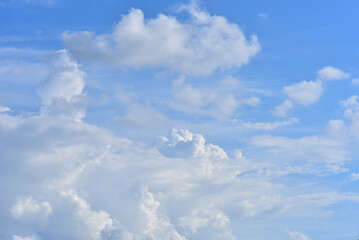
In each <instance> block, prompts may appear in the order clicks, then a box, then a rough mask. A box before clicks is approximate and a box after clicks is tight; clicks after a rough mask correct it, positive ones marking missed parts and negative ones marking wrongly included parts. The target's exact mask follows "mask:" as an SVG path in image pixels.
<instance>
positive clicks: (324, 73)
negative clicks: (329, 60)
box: [318, 66, 350, 81]
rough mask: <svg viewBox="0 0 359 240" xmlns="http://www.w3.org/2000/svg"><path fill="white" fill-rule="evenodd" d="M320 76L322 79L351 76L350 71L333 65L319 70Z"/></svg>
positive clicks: (328, 79)
mask: <svg viewBox="0 0 359 240" xmlns="http://www.w3.org/2000/svg"><path fill="white" fill-rule="evenodd" d="M318 77H319V79H321V80H327V81H330V80H340V79H345V78H348V77H350V74H349V73H345V72H343V71H342V70H340V69H338V68H334V67H331V66H327V67H323V68H322V69H320V70H319V71H318Z"/></svg>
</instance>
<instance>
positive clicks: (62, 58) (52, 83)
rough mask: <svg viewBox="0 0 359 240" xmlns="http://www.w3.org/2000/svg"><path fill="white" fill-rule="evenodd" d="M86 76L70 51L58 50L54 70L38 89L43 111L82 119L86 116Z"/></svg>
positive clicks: (73, 118) (48, 113) (76, 119)
mask: <svg viewBox="0 0 359 240" xmlns="http://www.w3.org/2000/svg"><path fill="white" fill-rule="evenodd" d="M85 76H86V74H85V72H83V71H81V70H80V69H79V65H78V64H77V62H76V61H75V60H73V59H72V58H71V56H70V54H69V53H68V51H66V50H61V51H57V52H56V56H55V58H54V62H53V66H52V71H51V72H50V74H49V75H48V77H47V78H46V80H45V81H44V82H43V83H42V84H41V86H40V87H39V89H38V94H39V96H40V98H41V100H42V103H43V105H44V107H43V109H42V112H43V113H44V114H47V115H55V116H60V117H63V118H68V119H72V120H74V121H81V119H82V118H83V117H84V116H85V108H84V107H85V98H84V96H85V94H84V93H83V89H84V86H85V81H84V77H85Z"/></svg>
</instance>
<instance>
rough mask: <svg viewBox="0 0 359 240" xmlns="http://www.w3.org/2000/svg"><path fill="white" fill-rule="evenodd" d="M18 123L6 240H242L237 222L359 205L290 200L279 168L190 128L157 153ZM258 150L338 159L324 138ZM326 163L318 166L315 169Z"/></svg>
mask: <svg viewBox="0 0 359 240" xmlns="http://www.w3.org/2000/svg"><path fill="white" fill-rule="evenodd" d="M5 116H8V114H7V113H2V114H0V119H2V118H4V117H5ZM11 117H12V118H13V120H15V119H20V120H19V122H18V123H17V124H16V125H14V126H12V127H11V128H10V127H8V126H7V125H4V126H1V125H0V143H1V144H0V164H1V166H5V165H6V167H1V168H0V173H1V174H0V180H1V181H0V182H1V183H6V184H0V190H1V191H2V192H4V191H7V190H8V189H9V183H11V191H7V192H8V193H7V194H6V195H4V196H3V197H2V198H1V199H0V203H1V204H0V211H1V212H8V211H9V209H13V210H11V214H1V215H0V218H1V221H2V222H4V223H5V225H4V226H3V227H2V228H1V229H0V234H1V235H2V236H5V237H7V238H11V237H12V236H15V235H16V236H19V237H20V236H25V237H26V236H33V235H34V234H32V233H37V234H39V239H41V238H43V239H47V238H51V239H79V238H83V237H84V236H85V238H86V239H94V240H97V239H126V240H127V239H154V240H155V239H181V240H182V239H194V238H196V239H236V236H235V235H234V233H233V232H232V230H231V229H232V224H233V223H232V217H231V216H232V215H235V216H236V217H239V218H241V219H247V218H255V217H259V216H260V217H266V216H273V215H278V214H284V213H287V212H290V211H294V209H298V208H300V209H308V208H311V207H313V206H327V205H330V204H334V203H336V202H339V201H343V200H350V201H358V200H359V199H358V196H357V195H355V194H351V195H350V194H346V193H335V194H334V193H324V194H321V195H313V194H298V195H300V196H299V197H292V196H290V195H288V194H286V192H285V189H286V188H285V187H284V185H282V184H278V183H274V182H272V179H273V178H275V174H269V172H270V171H272V172H275V171H279V170H280V169H281V168H280V167H278V166H273V164H269V165H268V164H263V163H261V162H260V161H259V162H255V161H253V160H251V161H250V160H248V159H246V158H244V157H243V156H242V154H241V153H240V152H238V151H237V152H236V154H235V155H234V156H233V157H229V156H228V154H227V153H226V152H225V151H224V150H223V149H222V148H221V147H219V146H216V145H214V144H210V143H206V140H205V138H204V137H203V136H202V135H200V134H197V133H192V132H190V131H188V130H180V129H173V130H171V131H170V132H169V133H168V135H167V136H166V137H159V138H158V139H157V141H156V145H155V147H150V146H147V145H145V144H142V143H137V142H133V141H130V140H128V139H123V138H118V137H116V136H114V135H112V134H111V133H110V132H109V131H107V130H105V129H101V128H97V127H95V126H92V125H90V124H86V123H83V122H74V121H72V120H69V119H63V118H52V117H49V116H47V115H39V116H29V117H20V116H11ZM30 139H31V141H30ZM273 140H274V141H273ZM14 141H15V142H16V143H17V144H13V142H14ZM256 142H257V144H259V145H260V146H267V145H268V144H272V145H270V146H273V144H275V145H276V146H279V145H281V146H283V145H285V144H288V142H289V144H291V145H295V146H296V147H298V146H299V150H301V151H303V149H306V148H309V149H311V150H310V151H309V152H308V151H307V152H305V151H304V152H303V154H304V155H305V156H307V154H308V155H309V156H311V155H313V156H316V155H315V154H317V152H321V151H322V150H325V151H330V150H328V149H332V150H331V152H328V154H327V155H321V153H320V154H319V153H318V158H319V157H320V158H321V159H329V160H328V161H333V162H335V163H337V162H338V161H339V160H338V161H337V158H336V157H334V156H332V155H333V154H338V153H337V152H336V151H335V149H336V147H337V145H336V144H337V143H331V142H329V143H327V142H326V141H322V139H314V140H313V139H312V141H311V139H308V141H306V142H305V143H303V142H304V140H300V141H290V140H288V139H269V140H267V141H266V140H265V139H262V140H260V139H258V141H256ZM313 143H315V144H313ZM319 143H321V144H319ZM325 146H328V147H327V148H325ZM20 147H21V151H19V148H20ZM293 149H294V146H293V147H292V148H290V147H287V150H288V151H293ZM315 149H317V150H315ZM333 149H334V150H333ZM343 154H344V153H343ZM276 156H278V155H276ZM329 156H331V157H329ZM311 160H313V161H314V160H315V161H316V159H311V158H309V159H308V161H311ZM298 164H299V163H298ZM300 164H302V163H300ZM303 164H305V163H303ZM320 164H321V165H320ZM326 164H327V161H324V160H319V161H318V165H317V168H319V169H320V168H321V167H323V165H324V166H326ZM277 168H278V169H277ZM308 168H310V167H308ZM293 171H294V170H290V171H289V170H288V171H287V172H288V173H290V172H293ZM297 173H301V172H299V171H298V170H297ZM307 173H308V172H307ZM29 195H30V196H33V197H25V198H23V197H22V196H29ZM329 196H330V197H329ZM298 199H299V200H298ZM326 199H330V201H327V200H326ZM14 218H15V219H17V220H18V221H19V223H18V224H17V227H16V228H15V227H13V225H12V219H14ZM26 218H27V219H30V218H33V219H34V218H36V219H42V222H41V221H40V222H41V224H34V222H33V221H25V220H24V219H26ZM23 229H26V232H25V234H24V232H23V231H22V230H23ZM34 236H35V235H34ZM79 236H81V237H79ZM23 238H24V237H23Z"/></svg>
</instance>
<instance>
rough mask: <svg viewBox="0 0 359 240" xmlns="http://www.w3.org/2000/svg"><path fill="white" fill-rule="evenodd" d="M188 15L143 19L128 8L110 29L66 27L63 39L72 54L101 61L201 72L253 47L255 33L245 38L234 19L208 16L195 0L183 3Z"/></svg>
mask: <svg viewBox="0 0 359 240" xmlns="http://www.w3.org/2000/svg"><path fill="white" fill-rule="evenodd" d="M179 10H182V11H186V12H188V13H189V14H190V16H191V18H192V19H191V21H190V22H187V23H181V22H179V21H178V20H177V19H176V18H174V17H171V16H166V15H164V14H160V15H158V16H157V18H155V19H145V17H144V13H143V12H142V11H141V10H140V9H132V10H131V11H130V12H129V13H128V14H127V15H125V16H123V17H122V19H121V21H120V22H119V23H117V24H116V25H115V26H114V29H113V31H112V32H111V33H110V34H103V35H98V36H96V35H95V33H92V32H72V33H69V32H66V33H64V35H63V39H64V44H65V46H66V47H68V48H69V49H70V50H71V51H72V52H73V53H74V54H75V55H76V56H77V57H79V58H80V59H84V60H87V61H95V62H101V63H103V64H106V65H117V66H123V67H126V66H130V67H147V66H149V67H167V68H169V69H171V70H173V71H175V72H178V73H184V74H190V75H203V74H210V73H211V72H213V71H214V70H216V69H217V68H224V69H226V68H231V67H240V66H241V65H242V64H244V63H247V62H248V61H249V59H250V58H251V57H252V56H253V55H255V54H256V53H258V51H259V50H260V45H259V42H258V40H257V37H256V36H255V35H253V36H251V37H250V40H247V38H246V37H245V35H244V33H243V31H242V30H241V29H240V28H239V26H238V25H237V24H234V23H230V22H228V21H227V19H226V18H224V17H222V16H211V15H209V14H208V13H207V12H205V11H203V10H201V9H200V8H199V7H198V6H197V5H196V4H191V5H184V6H182V7H180V8H179Z"/></svg>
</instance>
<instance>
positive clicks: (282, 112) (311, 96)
mask: <svg viewBox="0 0 359 240" xmlns="http://www.w3.org/2000/svg"><path fill="white" fill-rule="evenodd" d="M283 91H284V92H285V94H286V95H287V97H288V98H287V99H286V100H285V101H284V102H283V103H282V104H280V105H278V106H276V107H275V111H274V114H275V115H277V116H279V117H286V116H287V112H288V111H289V110H291V109H293V108H294V106H295V105H294V103H296V104H299V105H303V106H308V105H311V104H313V103H315V102H316V101H318V99H319V97H320V96H321V95H322V92H323V86H322V82H321V81H319V80H318V81H309V82H308V81H302V82H300V83H295V84H292V85H289V86H285V87H283Z"/></svg>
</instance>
